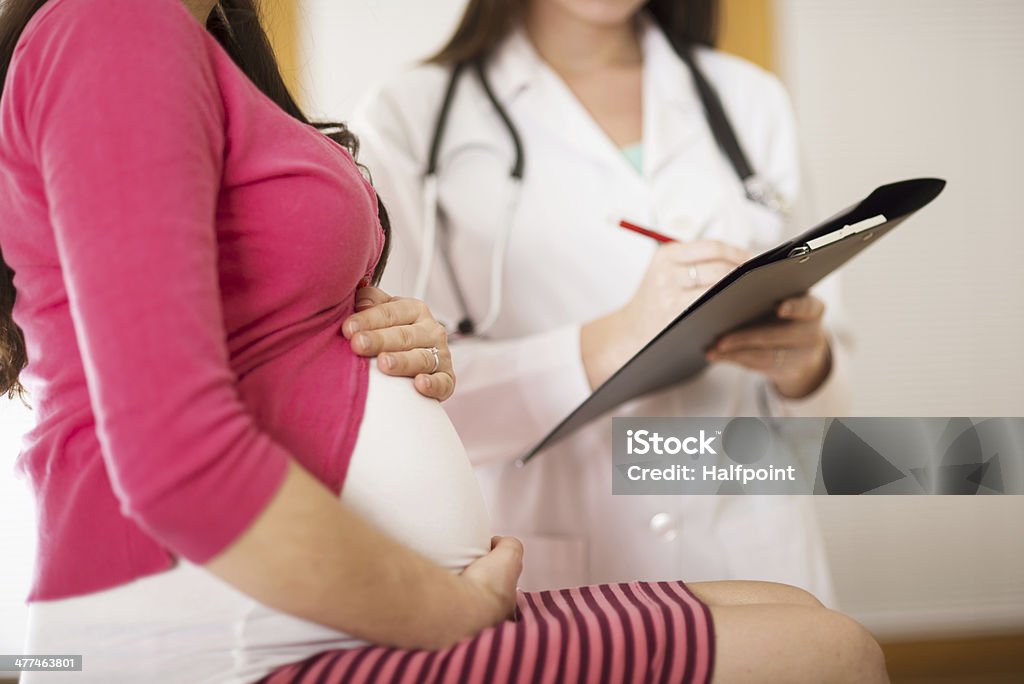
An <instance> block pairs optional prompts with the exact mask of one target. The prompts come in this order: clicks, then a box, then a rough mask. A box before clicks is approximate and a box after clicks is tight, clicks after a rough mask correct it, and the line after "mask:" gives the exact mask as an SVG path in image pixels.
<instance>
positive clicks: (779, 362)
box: [775, 349, 786, 368]
mask: <svg viewBox="0 0 1024 684" xmlns="http://www.w3.org/2000/svg"><path fill="white" fill-rule="evenodd" d="M785 363H786V350H785V349H776V350H775V367H776V368H782V366H783V365H785Z"/></svg>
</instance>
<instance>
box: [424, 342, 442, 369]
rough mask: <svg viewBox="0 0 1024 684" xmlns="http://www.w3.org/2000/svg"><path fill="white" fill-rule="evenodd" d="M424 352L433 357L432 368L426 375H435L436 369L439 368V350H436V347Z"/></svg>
mask: <svg viewBox="0 0 1024 684" xmlns="http://www.w3.org/2000/svg"><path fill="white" fill-rule="evenodd" d="M426 351H427V352H428V353H429V354H431V355H433V357H434V367H433V368H432V369H431V370H430V371H428V373H436V372H437V369H438V368H440V367H441V354H440V351H441V350H440V349H438V348H437V347H431V348H430V349H427V350H426Z"/></svg>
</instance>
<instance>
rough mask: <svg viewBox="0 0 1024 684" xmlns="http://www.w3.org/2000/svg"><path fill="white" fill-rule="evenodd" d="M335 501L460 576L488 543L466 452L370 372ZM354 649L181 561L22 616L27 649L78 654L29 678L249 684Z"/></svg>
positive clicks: (435, 415)
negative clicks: (71, 663)
mask: <svg viewBox="0 0 1024 684" xmlns="http://www.w3.org/2000/svg"><path fill="white" fill-rule="evenodd" d="M342 500H343V501H345V502H346V503H347V504H348V505H350V506H351V507H352V508H353V509H355V510H356V511H357V512H359V513H360V514H361V515H362V516H363V517H364V518H366V519H367V520H369V521H371V522H372V523H374V524H375V525H377V526H378V527H379V528H380V529H382V530H383V531H384V532H387V533H388V534H390V535H391V536H392V537H394V538H396V539H398V540H399V541H400V542H402V543H404V544H406V545H407V546H410V547H412V548H414V549H416V550H417V551H419V552H420V553H423V554H424V555H426V556H427V557H429V558H431V559H432V560H434V561H435V562H437V563H438V564H440V565H442V566H444V567H446V568H449V569H451V570H452V571H456V572H457V571H459V570H461V569H462V568H463V567H465V566H466V565H467V564H468V563H469V562H470V561H472V560H473V559H474V558H477V557H479V556H481V555H482V554H484V553H485V552H486V550H487V549H488V548H489V546H490V523H489V520H488V517H487V511H486V508H485V506H484V502H483V498H482V497H481V495H480V489H479V487H478V485H477V482H476V478H475V476H474V475H473V471H472V468H471V467H470V465H469V461H468V460H467V458H466V452H465V449H464V448H463V446H462V443H461V441H460V440H459V437H458V435H457V434H456V432H455V429H454V428H453V427H452V425H451V422H450V421H449V420H448V416H447V415H446V414H445V412H444V409H443V408H442V407H441V405H440V404H439V403H437V402H436V401H434V400H432V399H427V398H425V397H422V396H420V395H419V394H418V393H417V392H416V390H415V388H414V387H413V386H412V381H410V380H408V379H405V378H392V377H388V376H386V375H384V374H382V373H380V372H379V371H377V370H376V368H372V370H371V371H370V386H369V390H368V394H367V400H366V410H365V413H364V417H363V421H362V423H361V424H360V428H359V438H358V440H357V441H356V446H355V449H354V451H353V454H352V460H351V464H350V466H349V471H348V474H347V476H346V479H345V485H344V489H343V490H342ZM362 643H363V642H360V641H358V640H356V639H354V638H352V637H349V636H347V635H345V634H343V633H341V632H337V631H335V630H331V629H327V628H325V627H321V626H320V625H317V624H314V623H312V622H308V621H305V620H300V619H297V618H294V617H291V616H289V615H286V614H284V613H281V612H278V611H275V610H272V609H270V608H267V607H266V606H263V605H262V604H260V603H258V602H256V601H253V600H252V599H250V598H249V597H248V596H246V595H244V594H242V593H241V592H238V591H236V590H235V589H233V588H232V587H231V586H229V585H227V584H226V583H224V582H221V581H220V580H218V579H217V578H216V577H213V576H212V575H210V574H209V573H207V572H206V571H204V570H203V569H202V568H200V567H198V566H195V565H193V564H191V563H188V562H186V561H182V562H180V563H179V564H178V565H177V566H176V567H175V568H174V569H172V570H169V571H167V572H162V573H159V574H157V575H152V576H149V577H144V578H142V579H139V580H136V581H134V582H130V583H128V584H124V585H121V586H118V587H115V588H113V589H109V590H105V591H100V592H95V593H92V594H87V595H85V596H77V597H74V598H70V599H62V600H58V601H37V602H34V603H32V604H31V606H30V608H29V628H28V639H27V642H26V646H25V653H32V654H61V655H70V654H82V656H83V671H82V672H74V673H39V672H32V673H25V674H24V675H23V676H22V679H21V683H22V684H35V683H36V682H58V681H68V682H75V683H78V684H81V683H83V682H133V683H134V682H140V681H145V682H147V683H149V684H161V683H163V682H195V683H196V684H200V683H202V682H210V683H211V684H212V683H214V682H216V683H223V682H250V681H253V680H256V679H259V678H260V677H262V676H264V675H266V674H267V673H268V672H270V671H271V670H273V669H274V668H275V667H278V666H280V665H284V664H287V663H291V662H295V661H298V660H302V659H304V658H306V657H308V656H311V655H313V654H315V653H319V652H321V651H324V650H328V649H334V648H351V647H353V646H359V645H361V644H362Z"/></svg>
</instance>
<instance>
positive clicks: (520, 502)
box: [352, 21, 847, 603]
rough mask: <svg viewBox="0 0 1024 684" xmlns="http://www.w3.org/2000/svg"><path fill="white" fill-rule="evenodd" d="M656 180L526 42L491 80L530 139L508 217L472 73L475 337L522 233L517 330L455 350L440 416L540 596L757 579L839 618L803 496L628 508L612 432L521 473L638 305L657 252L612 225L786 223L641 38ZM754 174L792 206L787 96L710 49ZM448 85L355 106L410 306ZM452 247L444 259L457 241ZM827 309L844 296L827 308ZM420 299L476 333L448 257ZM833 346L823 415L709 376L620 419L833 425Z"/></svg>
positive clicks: (696, 230)
mask: <svg viewBox="0 0 1024 684" xmlns="http://www.w3.org/2000/svg"><path fill="white" fill-rule="evenodd" d="M641 45H642V49H643V57H644V72H643V93H644V95H643V97H644V102H643V148H644V150H643V173H642V174H640V173H637V171H636V170H635V169H634V168H633V166H631V164H630V163H629V162H628V161H627V159H626V158H625V157H624V156H623V154H622V153H621V151H620V150H619V149H617V148H616V147H615V145H614V144H613V143H612V142H611V140H610V139H609V138H608V137H607V136H606V135H605V133H604V132H603V131H602V130H601V129H600V128H599V127H598V126H597V124H596V123H595V122H594V121H593V119H592V118H591V117H590V116H589V115H588V114H587V112H586V110H585V109H584V108H583V106H582V105H581V104H580V103H579V101H578V100H576V99H575V97H574V96H573V95H572V94H571V92H570V90H569V89H568V88H567V87H566V85H565V84H564V82H562V81H561V80H560V79H559V77H558V76H557V75H556V74H555V73H554V72H553V71H552V70H550V69H549V68H548V67H547V66H546V65H545V64H544V63H543V62H542V60H540V58H539V57H538V56H537V54H536V53H535V52H534V50H533V48H532V46H531V44H530V42H529V40H528V38H527V37H526V36H525V34H524V33H523V32H522V31H519V32H515V33H513V34H512V35H511V36H510V37H509V38H508V39H506V41H505V42H504V43H503V44H502V46H501V47H500V49H498V50H497V52H496V54H495V55H494V56H493V57H492V59H491V60H490V62H489V64H488V67H487V73H488V75H489V78H490V81H491V84H492V86H493V89H494V91H495V94H496V95H497V97H498V99H499V100H500V102H501V103H502V104H503V105H504V106H505V108H506V109H507V111H508V113H509V115H510V116H511V119H512V120H513V121H514V122H515V124H516V126H517V128H518V130H519V134H520V135H521V136H522V140H523V145H524V148H525V177H524V180H523V183H522V190H521V196H520V197H519V201H518V204H515V205H513V202H512V199H513V196H514V193H512V191H511V184H510V182H509V171H510V169H511V166H512V162H513V153H512V149H513V148H512V144H511V142H510V139H509V135H508V132H507V130H506V129H505V127H504V126H503V125H502V124H501V122H500V119H499V118H498V117H497V116H496V114H495V112H494V110H493V109H492V107H491V105H490V103H489V102H488V101H487V99H486V98H485V95H484V92H483V90H482V88H481V87H480V84H479V83H478V81H477V79H476V77H475V76H474V75H473V74H472V73H471V72H470V71H467V72H466V73H465V74H464V75H463V78H462V80H461V81H460V84H459V89H458V92H457V96H456V99H455V102H454V104H453V106H452V111H451V115H450V118H449V121H448V126H447V130H446V132H445V137H444V144H443V146H442V151H441V155H440V168H441V175H440V184H439V188H440V191H439V196H440V200H439V204H440V214H441V216H442V217H443V225H444V226H445V227H446V229H447V235H448V239H447V243H448V245H449V247H448V249H449V251H450V254H451V258H452V260H453V262H454V264H455V268H456V269H457V274H458V278H459V279H460V282H461V284H462V287H463V289H464V291H465V293H466V296H467V298H468V305H469V309H470V311H471V312H472V314H473V316H474V318H475V319H476V320H477V321H480V320H481V319H482V318H483V317H484V316H485V314H486V312H487V306H488V298H489V294H490V287H489V282H490V281H489V277H490V261H491V254H492V249H493V245H494V240H495V235H496V234H497V233H499V232H500V231H501V227H502V225H503V224H504V222H506V221H509V220H511V221H512V224H511V233H510V239H509V246H508V253H507V257H506V266H505V273H504V283H505V288H504V297H503V302H502V309H501V316H500V318H499V319H498V321H497V323H496V325H495V326H494V327H493V328H492V330H491V331H490V333H489V334H488V337H487V339H474V340H463V341H458V342H455V343H454V344H453V347H452V353H453V358H454V364H455V369H456V373H457V377H458V384H457V390H456V392H455V395H454V397H452V398H451V399H450V400H449V401H448V402H447V403H446V404H445V406H446V408H447V410H448V412H449V415H450V416H451V418H452V420H453V421H454V423H455V425H456V427H457V428H458V430H459V433H460V435H461V436H462V439H463V441H464V442H465V444H466V447H467V449H468V451H469V453H470V456H471V458H472V459H473V461H474V464H475V465H476V466H477V473H478V475H479V478H480V480H481V485H482V487H483V489H484V494H485V498H486V500H487V502H488V506H489V509H490V512H491V515H492V519H493V521H494V524H495V527H496V531H498V532H500V533H505V534H514V535H516V536H518V537H520V538H522V539H523V541H524V542H525V545H526V559H525V566H526V569H525V571H524V574H523V577H522V579H521V586H522V587H523V588H529V589H540V588H550V587H554V586H568V585H578V584H584V583H593V582H612V581H624V580H634V579H643V580H656V579H684V580H687V581H698V580H713V579H763V580H774V581H782V582H787V583H791V584H795V585H798V586H801V587H805V588H807V589H809V590H811V591H813V592H814V593H816V594H817V595H818V596H819V597H820V598H821V599H823V600H824V601H825V602H826V603H828V602H831V601H832V598H833V597H832V584H831V580H830V575H829V572H828V567H827V562H826V558H825V554H824V550H823V546H822V539H821V533H820V531H819V528H818V526H817V522H816V518H815V515H814V509H813V504H812V502H811V500H810V498H809V497H783V496H720V497H711V496H703V497H699V496H695V497H664V496H661V497H658V496H650V497H647V496H612V494H611V475H612V466H611V457H610V450H611V420H610V418H606V419H601V420H599V421H597V422H595V423H594V424H592V425H590V426H589V427H587V428H585V429H583V430H581V431H579V432H578V433H577V434H575V435H574V436H572V437H571V438H569V439H567V440H566V441H564V442H562V443H560V444H558V445H557V446H555V447H553V448H551V449H550V450H548V451H546V452H545V453H544V454H543V455H542V456H540V457H539V458H537V459H535V460H534V461H532V462H531V463H530V464H529V465H528V466H526V467H525V468H521V469H520V468H517V467H516V466H515V465H514V463H513V460H514V459H515V458H516V457H517V456H520V455H521V454H522V453H523V452H524V451H525V450H526V449H527V448H528V447H529V446H530V445H532V444H533V443H535V442H536V441H537V440H539V439H540V438H541V437H542V436H543V435H544V434H545V433H547V432H548V430H550V429H551V428H552V427H553V426H554V425H555V424H556V423H557V422H558V421H559V420H561V419H562V418H563V417H564V416H566V415H567V414H568V413H569V412H570V411H571V410H572V409H573V408H575V407H576V406H577V405H578V404H579V403H580V402H581V401H582V400H583V399H584V398H585V397H586V396H587V395H588V394H589V392H590V389H589V387H588V383H587V380H586V377H585V374H584V370H583V366H582V363H581V359H580V349H579V330H580V324H582V323H584V322H586V321H588V320H592V319H594V318H596V317H598V316H601V315H603V314H606V313H608V312H610V311H612V310H613V309H615V308H617V307H619V306H621V305H623V304H625V303H626V301H627V300H628V299H629V297H630V296H631V295H632V294H633V292H634V291H635V289H636V287H637V285H638V283H639V281H640V279H641V276H642V275H643V274H644V272H645V270H646V268H647V266H648V264H649V262H650V260H651V257H652V254H653V252H654V250H655V248H656V246H655V244H654V242H653V241H651V240H648V239H645V238H643V237H640V236H637V235H635V234H633V233H630V232H627V231H624V230H622V229H620V228H618V227H616V223H617V221H618V220H619V219H620V218H628V219H631V220H633V221H635V222H637V223H640V224H642V225H648V226H653V227H656V228H657V229H658V230H661V231H662V232H665V233H668V234H670V235H672V236H674V237H676V238H678V239H680V240H692V239H694V238H696V237H698V236H703V237H707V238H714V239H719V240H723V241H726V242H730V243H733V244H737V245H742V246H745V247H748V248H749V249H751V250H757V249H759V248H764V247H767V246H769V245H773V244H775V243H777V242H778V241H779V240H780V239H781V238H782V236H783V231H784V226H783V221H782V220H781V219H780V218H779V217H778V216H777V215H775V214H773V213H771V212H770V211H768V210H766V209H764V208H762V207H761V206H759V205H755V204H753V203H751V202H749V201H747V200H746V198H745V197H744V194H743V191H742V188H741V185H740V183H739V181H738V180H737V178H736V175H735V174H734V172H733V170H732V168H731V166H730V165H729V163H728V161H727V159H726V158H725V157H724V156H723V155H722V154H721V153H720V152H719V150H718V149H717V147H716V144H715V141H714V139H713V138H712V136H711V133H710V130H709V128H708V126H707V124H706V122H705V117H704V114H703V109H702V107H701V104H700V101H699V99H698V97H697V95H696V92H695V90H694V88H693V82H692V79H691V76H690V73H689V71H688V69H687V68H686V66H685V65H684V64H683V63H682V62H681V61H680V60H679V59H678V57H677V56H676V55H675V53H674V52H673V51H672V49H671V47H670V46H669V44H668V42H667V40H666V38H665V36H664V35H663V34H662V33H661V31H660V30H659V29H657V28H656V27H655V26H654V25H653V23H652V22H649V21H648V22H645V24H644V28H643V32H642V40H641ZM699 60H700V64H701V66H702V67H703V69H704V71H705V73H706V74H707V76H708V78H709V79H710V80H711V82H712V83H713V84H714V85H715V86H716V88H717V89H718V91H719V94H720V96H721V98H722V100H723V102H724V105H725V108H726V110H727V111H728V113H729V116H730V117H731V120H732V121H733V124H734V127H735V128H736V129H737V133H738V135H739V137H740V140H741V143H742V145H743V147H744V149H745V151H746V152H747V155H748V156H749V157H750V159H751V162H752V164H753V166H754V167H755V169H756V170H757V172H759V173H760V174H761V175H763V176H764V177H766V178H767V179H768V180H769V181H770V182H771V183H772V184H773V185H774V186H775V187H776V188H777V189H778V190H779V191H780V192H781V193H782V194H783V195H784V196H786V197H787V198H790V199H794V198H795V197H796V195H797V192H798V186H799V171H798V167H799V164H798V155H797V149H796V140H795V131H794V120H793V115H792V112H791V109H790V105H789V102H788V99H787V96H786V94H785V92H784V90H783V88H782V86H781V84H780V83H779V82H778V81H777V79H776V78H774V77H773V76H772V75H770V74H769V73H767V72H765V71H763V70H761V69H759V68H758V67H756V66H754V65H752V64H749V63H747V62H745V61H743V60H740V59H738V58H736V57H732V56H728V55H725V54H723V53H720V52H717V51H712V50H702V51H701V52H700V54H699ZM447 81H448V71H447V70H445V69H442V68H440V67H438V66H422V67H418V68H416V69H414V70H413V71H411V72H409V73H407V74H405V75H404V76H402V77H400V78H399V79H398V80H396V81H394V82H392V83H389V84H387V85H385V86H384V87H383V88H382V89H381V90H379V91H378V92H376V93H375V94H373V95H372V96H371V97H370V98H369V99H368V100H367V101H365V102H364V104H363V105H362V106H361V107H360V108H359V110H358V112H357V114H356V116H355V117H354V119H353V121H352V128H353V130H354V131H355V132H356V134H357V135H359V136H360V138H361V141H362V152H361V156H360V160H361V161H362V162H363V163H365V164H367V166H368V167H369V170H370V173H371V174H372V176H373V180H374V183H375V184H376V186H377V188H378V190H379V192H380V193H381V196H382V198H383V200H384V202H385V204H386V205H387V207H388V209H389V212H390V215H391V219H392V224H393V230H394V238H393V247H392V253H391V258H390V261H389V264H388V267H387V270H386V273H385V277H384V287H385V288H386V289H387V290H389V291H391V292H393V293H402V294H406V295H411V294H412V292H413V289H414V281H415V278H416V273H417V268H418V264H419V260H420V255H421V250H422V249H423V226H424V218H423V217H424V210H423V194H424V193H423V177H424V169H425V168H426V163H427V162H426V160H427V152H428V147H429V144H430V140H431V136H432V131H433V128H434V124H435V120H436V117H437V112H438V109H439V107H440V103H441V100H442V96H443V92H444V89H445V86H446V85H447ZM442 242H444V240H442ZM819 296H823V297H824V298H825V299H826V300H827V301H828V303H829V305H830V310H829V318H830V319H831V320H833V321H834V320H835V317H836V313H837V308H836V302H835V300H834V297H832V296H831V294H829V293H824V294H822V293H819ZM425 298H426V300H427V302H428V303H429V305H430V306H431V308H432V309H433V311H434V312H435V314H436V316H437V317H438V319H439V320H442V321H446V322H448V323H455V322H456V321H457V320H459V318H460V317H461V315H462V314H461V309H460V308H459V307H458V306H457V305H456V300H455V298H454V294H453V290H452V288H451V286H450V284H449V280H448V279H447V277H446V272H445V270H444V266H443V264H442V261H441V259H440V257H439V256H438V255H437V254H435V258H434V266H433V270H432V275H431V278H430V281H429V286H428V288H427V292H426V297H425ZM831 329H832V330H833V339H832V343H833V348H834V356H835V363H834V369H833V373H832V375H831V376H830V379H829V380H828V381H827V382H826V383H825V385H824V386H823V387H822V388H820V389H819V390H818V391H817V392H816V393H814V394H813V395H812V396H811V397H809V398H806V399H804V400H800V401H786V400H783V399H782V398H781V397H780V396H778V395H777V394H775V393H774V392H773V391H772V390H771V389H770V388H769V387H768V384H767V383H766V382H764V381H763V379H762V378H761V377H760V376H758V375H755V374H753V373H750V372H746V371H744V370H741V369H738V368H736V367H732V366H727V365H721V364H719V365H715V366H713V367H711V368H710V369H708V370H707V371H705V372H704V373H703V374H701V375H700V376H698V377H697V378H695V379H694V380H692V381H688V382H686V383H684V384H681V385H679V386H677V387H674V388H671V389H669V390H667V391H663V392H659V393H658V394H656V395H653V396H648V397H644V398H641V399H639V400H636V401H633V402H631V403H629V404H628V405H625V406H622V407H620V408H619V409H618V410H616V411H615V412H614V414H615V415H619V416H733V415H765V414H771V415H835V414H837V413H839V412H841V411H842V406H841V404H840V403H837V402H839V401H840V400H841V399H842V397H843V395H844V393H845V392H844V387H843V385H844V382H843V376H844V372H845V370H846V365H847V359H846V354H845V351H844V345H845V342H844V340H843V338H842V336H840V335H837V334H835V331H836V327H835V324H833V325H832V328H831Z"/></svg>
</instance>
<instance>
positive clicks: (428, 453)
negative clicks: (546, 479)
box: [341, 365, 491, 572]
mask: <svg viewBox="0 0 1024 684" xmlns="http://www.w3.org/2000/svg"><path fill="white" fill-rule="evenodd" d="M341 498H342V501H344V502H345V503H346V504H348V505H349V506H351V507H352V508H353V509H354V510H355V511H357V512H358V513H359V514H360V515H362V516H363V517H364V518H365V519H367V520H369V521H370V522H372V523H373V524H374V525H376V526H377V527H378V528H379V529H381V530H383V531H384V532H386V533H387V534H389V535H390V536H392V537H393V538H395V539H397V540H398V541H399V542H401V543H403V544H405V545H406V546H409V547H411V548H413V549H415V550H416V551H419V552H420V553H422V554H423V555H425V556H426V557H428V558H430V559H431V560H433V561H434V562H436V563H438V564H439V565H442V566H444V567H446V568H448V569H450V570H453V571H456V572H457V571H460V570H462V569H463V568H464V567H465V566H466V565H468V564H469V563H470V562H472V561H473V560H474V559H476V558H479V557H480V556H481V555H483V554H484V553H486V552H487V549H488V548H490V534H491V533H490V520H489V518H488V515H487V509H486V507H485V505H484V500H483V497H482V496H481V493H480V487H479V485H478V484H477V480H476V476H475V475H474V474H473V470H472V468H471V466H470V464H469V460H468V458H467V457H466V450H465V448H464V447H463V446H462V441H461V440H460V439H459V436H458V434H457V433H456V432H455V428H454V427H453V426H452V424H451V421H450V420H449V419H448V415H447V414H446V413H445V412H444V409H443V408H442V407H441V404H439V403H438V402H437V401H435V400H433V399H427V398H426V397H423V396H421V395H420V394H419V393H418V392H417V391H416V388H415V387H413V384H412V380H410V379H408V378H393V377H390V376H387V375H384V374H383V373H381V372H380V371H378V370H377V368H376V366H375V365H372V366H371V370H370V387H369V392H368V394H367V398H366V410H365V413H364V415H363V421H362V423H361V424H360V427H359V438H358V440H357V441H356V446H355V449H354V451H353V452H352V460H351V463H350V465H349V469H348V474H347V475H346V477H345V483H344V486H343V488H342V492H341Z"/></svg>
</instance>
